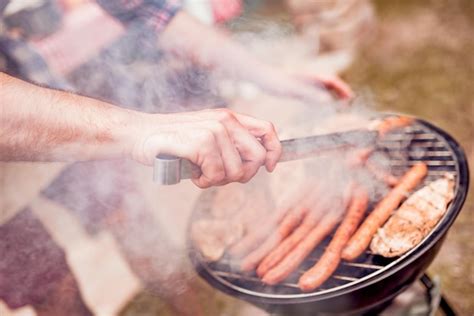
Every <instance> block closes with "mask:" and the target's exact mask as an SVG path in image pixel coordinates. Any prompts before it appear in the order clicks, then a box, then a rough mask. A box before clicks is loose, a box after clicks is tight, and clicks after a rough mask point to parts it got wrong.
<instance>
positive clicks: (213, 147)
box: [132, 109, 281, 188]
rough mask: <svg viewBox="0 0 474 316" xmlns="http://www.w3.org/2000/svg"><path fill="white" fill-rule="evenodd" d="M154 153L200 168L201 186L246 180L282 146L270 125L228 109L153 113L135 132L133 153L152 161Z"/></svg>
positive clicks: (196, 180)
mask: <svg viewBox="0 0 474 316" xmlns="http://www.w3.org/2000/svg"><path fill="white" fill-rule="evenodd" d="M158 154H170V155H175V156H178V157H181V158H186V159H188V160H190V161H191V162H193V163H194V164H195V165H197V166H198V167H199V169H200V170H195V172H194V175H193V179H192V181H193V182H194V183H195V184H196V185H197V186H199V187H201V188H207V187H210V186H213V185H223V184H226V183H229V182H247V181H249V180H250V179H251V178H252V177H253V176H254V175H255V174H256V173H257V171H258V169H259V168H260V167H261V166H262V165H265V166H266V169H267V170H268V171H273V169H274V168H275V165H276V163H277V161H278V159H279V157H280V155H281V145H280V142H279V140H278V137H277V135H276V132H275V129H274V127H273V125H272V124H271V123H269V122H266V121H261V120H257V119H255V118H252V117H249V116H246V115H242V114H237V113H234V112H232V111H230V110H224V109H222V110H206V111H198V112H189V113H181V114H167V115H153V116H152V117H149V118H147V123H146V124H145V126H141V132H140V133H139V134H137V140H136V143H135V146H134V149H133V152H132V157H133V158H134V159H135V160H137V161H139V162H141V163H144V164H147V165H151V164H153V161H154V159H155V157H156V156H157V155H158Z"/></svg>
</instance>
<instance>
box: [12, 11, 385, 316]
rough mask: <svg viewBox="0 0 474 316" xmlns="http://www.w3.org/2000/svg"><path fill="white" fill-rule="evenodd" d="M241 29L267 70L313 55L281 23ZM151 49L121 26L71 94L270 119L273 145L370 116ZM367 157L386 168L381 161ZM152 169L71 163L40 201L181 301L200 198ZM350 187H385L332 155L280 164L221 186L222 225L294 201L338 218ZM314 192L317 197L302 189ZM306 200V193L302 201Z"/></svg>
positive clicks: (159, 109) (189, 277) (135, 28)
mask: <svg viewBox="0 0 474 316" xmlns="http://www.w3.org/2000/svg"><path fill="white" fill-rule="evenodd" d="M247 22H252V23H251V24H252V27H251V28H252V31H245V32H238V33H236V34H234V35H233V36H232V38H233V39H234V40H236V41H238V42H240V43H242V45H244V46H245V47H247V48H248V49H249V50H251V51H252V52H253V53H254V54H255V55H256V56H258V57H259V58H260V59H261V60H265V61H266V62H268V63H269V64H272V65H274V66H275V67H282V68H284V69H291V68H292V67H301V64H300V63H299V62H298V61H301V60H306V59H310V58H312V56H314V55H315V54H316V52H317V50H318V46H317V42H311V43H309V44H308V43H305V42H304V41H301V40H299V39H298V38H296V37H295V36H293V30H292V27H291V26H289V24H282V23H281V21H280V22H269V21H265V20H263V19H252V20H251V21H248V20H247V21H245V20H241V21H239V23H241V25H245V24H247ZM248 24H249V23H248ZM255 30H257V32H256V31H255ZM155 44H156V38H155V37H154V36H153V35H152V32H151V31H150V30H149V29H147V28H144V27H143V25H139V24H133V25H130V27H129V29H128V31H127V34H125V36H123V37H122V38H120V39H119V40H118V41H116V42H115V43H114V44H113V45H112V46H111V47H109V48H107V49H106V50H104V51H102V52H101V53H100V54H99V55H98V56H97V57H96V58H94V59H93V60H91V61H89V62H88V63H86V64H85V65H83V66H81V67H80V68H79V69H77V70H75V71H73V72H72V73H70V74H69V75H68V76H67V79H68V80H69V82H70V83H71V84H72V85H73V86H74V90H75V91H76V92H78V93H80V94H83V95H88V96H91V97H94V98H98V99H102V100H106V101H108V102H111V103H114V104H117V105H120V106H123V107H127V108H131V109H135V110H138V111H143V112H149V113H170V112H182V111H190V110H197V109H203V108H213V107H222V106H224V105H227V106H229V107H230V108H232V109H235V110H237V111H240V112H244V113H248V114H252V115H255V116H256V117H259V118H263V119H267V120H270V121H272V122H274V124H275V126H276V127H277V128H278V130H279V132H280V133H279V134H280V137H281V138H282V139H285V138H290V137H302V136H307V135H313V134H318V133H325V132H330V131H334V130H341V129H351V128H356V127H357V126H364V125H365V124H366V123H367V118H368V117H370V115H371V111H370V108H371V106H367V101H365V100H363V99H357V100H356V102H355V103H354V104H353V106H352V107H351V108H350V109H349V110H347V111H345V114H344V115H345V117H346V119H347V120H346V121H344V120H343V118H342V116H341V117H338V118H336V114H338V111H339V110H338V109H337V107H331V106H327V104H324V105H318V104H309V105H308V104H306V103H304V102H301V101H298V100H294V99H290V98H282V97H278V98H276V97H273V96H270V95H268V94H266V93H264V92H263V91H261V90H260V89H259V88H257V87H256V86H255V85H253V84H251V83H248V82H246V83H243V82H236V81H235V80H228V79H225V78H223V75H222V73H220V72H213V71H210V70H209V69H204V68H201V67H199V66H197V65H196V64H195V63H194V62H192V61H190V60H186V59H180V58H177V57H176V56H172V55H169V54H167V53H166V52H163V51H160V50H157V49H156V46H155ZM289 48H291V49H289ZM296 62H298V63H296ZM295 63H296V64H295ZM369 103H370V102H369ZM338 121H339V123H338ZM348 122H350V124H349V123H348ZM337 124H339V126H337ZM371 159H375V160H376V161H378V162H381V163H382V164H384V163H385V162H386V157H385V156H383V155H382V154H380V155H376V156H373V157H372V158H371ZM42 168H45V167H42ZM151 172H152V171H151V170H150V169H149V168H144V167H139V166H136V164H135V163H133V162H130V161H119V162H117V161H114V162H111V161H104V162H87V163H75V164H72V165H70V166H68V167H67V168H66V169H64V170H63V171H62V173H61V174H60V175H59V176H58V177H57V178H56V179H55V180H54V181H53V182H52V183H50V184H49V185H48V186H46V187H45V188H44V190H43V191H42V195H43V196H44V197H46V198H48V199H51V200H52V201H54V202H56V203H58V204H60V205H62V206H63V207H65V208H67V209H68V210H69V211H70V212H71V213H73V214H74V216H75V217H76V218H78V219H79V221H80V222H81V224H82V225H83V226H84V227H85V229H86V230H87V231H88V232H89V233H90V234H97V233H98V232H100V231H103V230H107V231H109V232H111V233H112V234H113V236H114V237H115V238H116V240H117V241H118V243H119V245H120V248H121V250H122V251H123V253H124V256H125V257H126V258H127V261H128V263H129V265H130V267H131V269H132V270H133V271H134V272H135V274H136V275H138V276H139V277H140V279H141V280H142V282H143V284H144V285H145V286H147V288H148V289H149V290H150V291H152V292H153V293H154V294H156V295H160V296H161V297H164V298H165V299H170V298H172V297H181V298H182V299H183V301H184V302H186V297H187V296H185V295H191V296H192V294H189V292H190V291H189V287H191V286H192V283H193V282H194V278H195V277H196V275H195V274H193V268H192V266H191V265H190V263H189V262H188V258H187V255H188V254H187V248H186V246H187V245H186V234H187V225H188V220H189V218H190V216H191V212H193V210H194V203H195V202H196V200H197V198H198V195H199V194H201V191H199V190H197V189H196V188H194V187H192V185H190V183H183V184H180V185H178V186H176V187H173V188H160V187H156V186H155V185H154V184H153V183H152V174H151ZM353 183H357V184H358V185H361V186H364V187H365V188H367V190H368V191H369V192H370V195H371V197H376V196H378V195H380V194H381V192H383V191H384V190H386V189H387V187H386V186H385V185H384V184H381V183H380V182H379V181H377V180H376V179H374V177H373V176H371V175H370V174H369V173H367V172H365V171H363V170H360V168H357V167H354V168H351V167H347V157H346V156H340V155H339V154H335V155H327V156H324V157H321V158H318V159H315V160H311V159H310V160H307V161H301V162H291V163H285V164H281V165H279V166H278V167H277V169H276V171H275V172H274V173H273V174H271V175H269V174H267V173H266V172H263V171H262V172H260V173H259V174H258V175H257V177H256V178H255V179H253V180H252V181H251V182H250V183H249V184H248V185H245V186H244V185H234V186H233V187H231V186H229V187H231V188H232V189H234V190H242V191H243V192H244V194H243V195H242V198H243V199H244V200H245V202H243V203H242V207H241V208H240V209H239V210H237V211H236V212H235V213H233V214H231V215H230V219H229V220H231V221H241V222H242V225H244V226H245V229H246V230H247V231H249V230H251V229H255V228H256V227H258V225H260V223H262V222H265V221H266V219H265V216H270V218H271V217H272V212H274V211H275V210H278V209H283V208H285V207H287V206H289V207H295V206H297V203H299V201H300V200H301V199H306V201H307V202H308V203H309V202H311V203H309V204H308V207H309V208H310V209H311V210H313V211H314V212H316V211H320V212H335V213H337V216H338V217H340V216H341V215H342V214H343V212H344V210H345V208H346V205H347V203H348V198H347V192H348V190H349V188H350V187H351V185H353ZM313 187H314V188H316V187H317V188H318V190H309V191H307V190H306V189H307V188H313ZM218 190H226V188H225V187H224V188H219V189H218ZM232 191H233V190H230V192H231V193H232ZM303 192H304V194H303V195H302V193H303ZM19 194H21V192H20V193H19ZM206 194H208V193H207V192H203V195H206ZM305 194H315V195H314V196H312V197H311V198H310V199H307V198H308V196H306V195H305ZM224 200H225V199H224ZM224 202H226V203H229V201H224ZM210 203H211V202H210ZM285 205H287V206H285ZM224 206H225V205H224ZM256 206H258V207H256ZM317 206H319V207H317ZM209 207H210V208H211V209H212V208H213V207H215V206H212V205H211V204H210V205H209ZM262 219H263V221H262ZM272 228H275V226H274V227H272ZM34 242H37V241H34ZM71 242H73V241H71ZM28 273H31V274H35V273H39V271H33V270H32V271H28ZM190 284H191V285H190ZM191 300H192V299H191ZM183 301H182V302H183ZM174 308H175V309H179V308H182V310H186V308H187V307H186V306H174ZM188 308H189V307H188Z"/></svg>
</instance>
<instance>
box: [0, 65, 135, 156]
mask: <svg viewBox="0 0 474 316" xmlns="http://www.w3.org/2000/svg"><path fill="white" fill-rule="evenodd" d="M139 115H141V114H140V113H137V112H132V111H128V110H125V109H121V108H119V107H115V106H113V105H110V104H108V103H105V102H101V101H97V100H94V99H90V98H86V97H82V96H77V95H74V94H71V93H67V92H61V91H56V90H51V89H46V88H41V87H37V86H35V85H32V84H29V83H26V82H23V81H21V80H18V79H15V78H12V77H10V76H7V75H5V74H3V73H0V160H3V161H8V160H17V161H53V160H54V161H71V160H91V159H109V158H118V157H124V156H127V155H129V153H130V152H131V150H132V147H133V139H131V138H130V136H129V135H131V134H132V133H131V131H133V129H134V128H135V127H134V126H133V125H132V124H131V123H130V122H132V121H133V120H131V119H130V118H131V117H134V116H139Z"/></svg>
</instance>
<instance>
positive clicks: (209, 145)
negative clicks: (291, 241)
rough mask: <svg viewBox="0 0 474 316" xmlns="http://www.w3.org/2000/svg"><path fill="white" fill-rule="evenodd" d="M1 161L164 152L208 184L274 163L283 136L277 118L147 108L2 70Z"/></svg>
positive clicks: (143, 156)
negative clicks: (81, 93) (62, 88)
mask: <svg viewBox="0 0 474 316" xmlns="http://www.w3.org/2000/svg"><path fill="white" fill-rule="evenodd" d="M0 87H1V89H0V130H1V133H0V161H84V160H100V159H116V158H128V157H130V156H131V157H132V158H134V159H135V160H137V161H139V162H141V163H144V164H147V165H152V164H153V161H154V159H155V157H156V156H157V155H158V154H169V155H175V156H178V157H181V158H186V159H189V160H190V161H191V162H193V163H194V164H195V165H197V166H198V167H199V169H200V170H196V172H195V173H194V176H193V182H194V183H195V184H196V185H197V186H199V187H202V188H206V187H209V186H211V185H221V184H225V183H228V182H232V181H240V182H246V181H248V180H250V179H251V178H252V177H253V176H254V175H255V173H257V171H258V169H259V168H260V167H261V166H262V165H265V166H266V168H267V170H268V171H272V170H273V169H274V168H275V165H276V163H277V161H278V159H279V158H280V154H281V144H280V141H279V140H278V137H277V135H276V133H275V129H274V127H273V125H272V124H271V123H269V122H265V121H261V120H258V119H255V118H252V117H249V116H246V115H241V114H237V113H234V112H231V111H229V110H207V111H199V112H188V113H180V114H147V113H141V112H136V111H130V110H126V109H122V108H119V107H116V106H113V105H111V104H108V103H105V102H101V101H98V100H94V99H91V98H86V97H82V96H78V95H73V94H71V93H67V92H62V91H55V90H51V89H46V88H41V87H38V86H35V85H32V84H29V83H27V82H24V81H21V80H18V79H15V78H13V77H10V76H8V75H5V74H2V73H0Z"/></svg>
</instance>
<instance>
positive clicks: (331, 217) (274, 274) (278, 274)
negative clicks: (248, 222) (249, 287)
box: [262, 212, 340, 285]
mask: <svg viewBox="0 0 474 316" xmlns="http://www.w3.org/2000/svg"><path fill="white" fill-rule="evenodd" d="M339 220H340V215H339V214H335V213H334V212H328V213H327V214H326V215H324V217H323V218H322V219H321V221H320V222H319V223H318V224H317V225H316V226H315V227H314V228H313V229H312V230H311V232H310V233H309V234H308V235H307V236H306V238H304V239H303V241H302V242H300V243H299V244H298V245H297V246H296V247H295V248H294V249H293V250H292V251H291V252H289V253H288V254H287V255H286V257H285V258H284V259H283V260H282V261H281V262H280V263H278V264H277V265H276V266H275V267H273V268H272V269H270V270H269V271H268V272H267V273H266V274H265V275H264V276H263V278H262V282H263V283H266V284H269V285H275V284H277V283H278V282H280V281H282V280H284V279H286V278H287V277H288V276H289V275H290V274H291V273H292V272H293V271H295V270H296V268H298V266H299V265H300V264H301V263H302V262H303V261H304V259H305V258H306V257H307V256H308V255H309V254H310V253H311V251H313V249H314V248H315V247H316V246H317V245H318V244H319V243H320V242H321V241H322V240H323V239H324V238H325V237H326V236H327V235H328V234H329V233H330V232H331V231H332V230H333V229H334V227H335V226H336V225H337V223H338V222H339Z"/></svg>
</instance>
